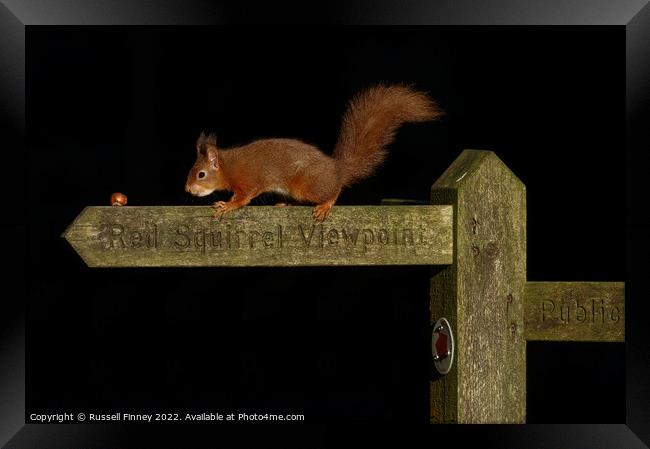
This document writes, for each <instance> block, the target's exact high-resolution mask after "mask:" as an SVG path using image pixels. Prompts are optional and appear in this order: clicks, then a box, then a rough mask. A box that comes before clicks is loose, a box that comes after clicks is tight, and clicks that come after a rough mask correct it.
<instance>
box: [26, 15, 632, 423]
mask: <svg viewBox="0 0 650 449" xmlns="http://www.w3.org/2000/svg"><path fill="white" fill-rule="evenodd" d="M624 39H625V37H624V30H623V29H622V28H619V29H615V28H612V27H609V28H608V27H589V28H579V27H562V28H557V27H537V28H526V27H511V28H508V29H505V28H496V27H495V28H489V27H484V28H472V27H462V28H444V27H441V28H405V27H397V28H388V29H385V28H381V29H380V28H338V29H332V28H318V27H311V28H307V27H247V28H246V27H244V28H242V27H238V28H228V27H224V28H199V29H196V28H193V29H185V30H182V29H177V28H175V29H164V28H157V29H148V30H144V29H139V28H111V29H97V28H68V29H62V28H60V27H57V28H56V29H54V28H43V27H39V28H35V29H34V28H31V29H29V30H28V33H27V49H28V55H29V57H28V60H27V69H28V74H29V76H28V79H27V124H28V128H27V140H28V148H29V163H28V164H27V166H26V167H24V183H25V185H26V187H27V188H26V190H27V191H28V192H29V197H30V202H32V203H33V207H31V208H30V209H29V210H30V223H31V227H30V230H29V234H28V235H27V236H25V243H26V245H28V246H29V248H30V252H29V255H30V257H29V275H28V276H29V284H28V286H29V305H28V321H27V414H29V413H30V412H31V411H36V410H38V411H42V410H44V409H54V410H60V409H61V407H63V406H65V407H69V408H78V409H84V410H88V411H90V410H96V411H100V410H101V411H108V410H111V409H114V410H115V411H127V410H133V411H137V410H142V411H144V412H149V413H150V412H153V411H165V409H170V410H177V409H179V408H186V409H191V410H196V411H199V412H200V411H206V410H205V409H211V410H224V411H231V410H232V411H236V410H243V411H249V412H264V411H268V412H274V413H280V412H283V411H286V412H295V413H305V415H306V416H307V419H308V420H312V421H314V420H353V419H354V420H356V419H362V420H367V419H373V420H376V419H391V420H403V421H411V422H423V423H424V422H427V421H428V379H429V375H430V372H429V370H430V365H429V360H430V359H429V338H430V334H429V332H430V331H429V328H428V311H427V304H428V277H429V275H430V274H431V270H432V269H431V268H425V267H420V268H414V267H400V268H395V267H382V268H359V267H348V268H292V269H273V270H272V269H173V270H171V269H169V270H160V269H138V270H133V269H122V270H107V269H92V270H91V269H88V268H86V267H85V266H84V264H83V262H82V261H81V260H80V259H79V257H78V256H77V255H76V254H75V253H74V251H73V250H72V249H71V248H70V247H69V246H68V245H67V244H66V243H65V242H64V241H63V240H62V239H60V238H59V235H60V234H61V232H63V230H65V227H66V226H67V225H68V224H69V223H70V222H71V221H72V220H73V219H74V217H75V216H76V215H77V214H78V213H79V212H80V211H81V209H82V208H83V207H84V206H86V205H96V204H108V199H109V197H110V194H111V193H112V192H114V191H123V192H124V193H126V194H127V195H128V196H129V204H132V205H137V204H209V202H210V201H213V200H214V199H213V198H210V199H206V198H204V199H194V198H191V197H189V196H188V194H186V193H185V192H183V183H184V179H185V175H186V172H187V170H188V169H189V167H190V166H191V164H192V162H193V158H194V150H193V146H194V141H195V139H196V136H197V135H198V133H199V132H200V131H201V130H203V129H205V130H209V131H215V132H217V134H218V136H219V137H218V138H219V142H220V144H221V145H225V146H228V145H234V144H239V143H244V142H246V141H249V140H252V139H255V138H260V137H271V136H278V137H297V138H301V139H303V140H305V141H307V142H310V143H314V144H316V145H318V146H320V147H321V148H323V149H325V151H326V152H329V150H330V149H331V148H332V146H333V144H334V142H335V140H336V136H337V133H338V127H339V120H340V115H341V113H342V111H343V108H344V105H345V102H346V101H347V99H348V98H349V97H350V96H351V95H352V94H353V93H354V92H356V91H358V90H360V89H361V88H363V87H365V86H369V85H372V84H374V83H376V82H378V81H383V82H408V83H414V84H415V85H416V86H417V87H419V88H421V89H424V90H427V91H429V92H430V93H431V95H432V96H433V97H435V98H436V99H438V100H439V102H440V103H441V105H442V107H443V108H444V109H445V110H446V111H447V113H448V116H447V117H446V118H445V119H444V120H443V121H441V122H440V123H435V124H424V125H407V126H405V127H404V128H403V129H402V130H401V131H400V133H399V135H398V138H397V141H396V142H395V143H394V144H393V145H392V150H393V151H392V152H391V153H390V157H389V159H388V161H387V162H386V164H385V165H384V167H383V168H382V169H381V170H380V171H379V172H378V173H377V175H376V176H375V177H373V178H371V179H369V180H366V181H364V182H363V183H361V184H359V185H357V186H355V187H353V188H351V189H349V190H347V191H345V192H344V194H343V195H342V196H341V198H340V201H339V202H340V203H341V204H377V203H378V202H379V201H380V200H381V198H388V197H400V198H414V199H421V200H424V201H426V200H427V199H428V195H429V189H430V186H431V184H432V183H433V182H434V181H435V179H436V178H437V177H438V176H439V175H440V174H441V173H442V171H443V170H444V169H445V168H446V167H447V166H448V165H449V164H450V163H451V162H452V161H453V159H454V158H455V157H456V156H457V155H458V154H459V152H460V151H461V150H462V149H463V148H477V149H490V150H494V151H496V152H497V154H498V155H499V157H501V158H502V160H503V161H504V162H505V163H506V164H507V165H508V166H509V167H510V168H511V169H512V170H513V171H514V173H515V174H517V175H518V176H519V177H520V179H521V180H522V181H523V182H524V183H525V184H526V186H527V193H528V254H529V257H528V278H529V280H558V281H559V280H602V281H614V280H624V277H625V275H624V262H623V260H624V249H623V248H624V247H623V229H624V227H623V226H624V224H623V221H622V220H621V218H620V217H621V212H622V210H623V207H624V206H623V185H624V183H623V177H624V168H623V167H624V156H623V148H622V147H621V138H622V136H623V133H624V132H625V128H624V126H625V125H624V120H623V118H622V117H623V110H624V107H625V102H624V95H625V91H624V76H625V60H624V54H623V52H622V51H621V49H622V48H623V46H624V43H625V41H624ZM216 197H218V196H215V197H214V198H216ZM256 202H257V203H258V204H271V203H272V202H273V198H272V197H270V196H264V197H262V198H259V199H258V200H257V201H256ZM528 348H529V349H528V416H527V422H529V423H534V422H623V421H624V410H625V409H624V407H625V402H624V368H623V366H624V365H623V364H624V347H623V345H620V344H569V343H562V344H559V343H557V344H541V343H529V345H528ZM558 398H561V406H560V407H559V406H558V400H559V399H558Z"/></svg>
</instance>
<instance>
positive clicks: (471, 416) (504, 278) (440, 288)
mask: <svg viewBox="0 0 650 449" xmlns="http://www.w3.org/2000/svg"><path fill="white" fill-rule="evenodd" d="M431 199H432V204H438V205H441V204H448V205H453V206H454V210H455V213H454V251H453V254H454V260H453V264H452V265H451V266H449V267H445V268H443V269H440V270H439V271H438V272H437V273H436V274H435V275H434V277H433V278H432V280H431V302H430V310H431V323H434V322H435V321H436V320H437V319H438V318H440V317H445V318H447V319H448V320H449V322H450V323H451V326H452V330H453V332H454V334H455V335H454V337H455V343H456V348H455V354H454V364H453V366H452V368H451V371H450V372H449V373H448V374H447V375H445V376H442V377H440V376H439V375H438V374H437V372H436V371H435V369H434V368H433V366H432V371H433V372H434V373H436V374H435V375H434V379H433V380H432V382H431V421H432V422H435V423H438V422H444V423H523V422H524V421H525V414H526V340H525V339H524V337H523V293H524V286H525V283H526V192H525V187H524V185H523V184H522V183H521V181H519V179H517V177H516V176H515V175H514V174H513V173H512V172H511V171H510V170H509V169H508V168H507V167H506V166H505V165H504V164H503V162H501V160H499V158H498V157H497V156H496V155H495V154H494V153H492V152H489V151H476V150H465V151H463V153H462V154H461V155H460V156H459V157H458V158H457V159H456V160H455V161H454V163H453V164H452V165H451V166H450V167H449V168H448V169H447V170H446V171H445V172H444V173H443V175H442V176H441V177H440V178H439V179H438V180H437V181H436V183H435V184H434V185H433V187H432V191H431Z"/></svg>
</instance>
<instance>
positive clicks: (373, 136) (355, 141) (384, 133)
mask: <svg viewBox="0 0 650 449" xmlns="http://www.w3.org/2000/svg"><path fill="white" fill-rule="evenodd" d="M442 115H444V112H442V111H441V110H440V109H439V108H438V105H437V104H436V103H435V102H434V101H432V100H431V99H430V98H429V97H428V96H427V95H426V94H425V93H424V92H420V91H417V90H415V89H412V88H410V87H407V86H403V85H390V86H384V85H379V86H374V87H371V88H369V89H367V90H364V91H362V92H360V93H359V94H357V95H356V96H355V97H354V98H353V99H352V100H351V101H350V104H349V105H348V108H347V110H346V112H345V114H344V115H343V123H342V125H341V134H340V136H339V139H338V142H337V143H336V147H335V148H334V152H333V157H334V159H335V160H336V161H337V165H338V170H339V176H340V180H341V184H342V185H343V186H349V185H350V184H353V183H355V182H356V181H359V180H361V179H363V178H365V177H367V176H369V175H370V174H372V172H373V171H374V170H375V169H376V168H377V167H378V166H379V165H380V164H381V163H382V162H383V161H384V159H385V158H386V154H387V152H388V149H387V148H386V146H388V145H390V143H391V142H392V141H393V139H394V138H395V133H396V132H397V129H398V128H399V127H400V126H401V125H402V124H403V123H407V122H425V121H430V120H436V119H438V118H440V117H441V116H442Z"/></svg>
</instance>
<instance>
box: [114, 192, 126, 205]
mask: <svg viewBox="0 0 650 449" xmlns="http://www.w3.org/2000/svg"><path fill="white" fill-rule="evenodd" d="M125 205H126V195H125V194H123V193H120V192H115V193H114V194H112V195H111V206H125Z"/></svg>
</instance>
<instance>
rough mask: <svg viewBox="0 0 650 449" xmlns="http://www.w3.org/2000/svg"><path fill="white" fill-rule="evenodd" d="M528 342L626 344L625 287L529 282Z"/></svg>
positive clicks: (526, 309) (526, 300) (619, 284)
mask: <svg viewBox="0 0 650 449" xmlns="http://www.w3.org/2000/svg"><path fill="white" fill-rule="evenodd" d="M524 313H525V322H524V323H525V324H524V325H525V328H524V337H525V338H526V340H544V341H605V342H608V341H609V342H616V341H618V342H623V341H625V283H623V282H528V283H527V284H526V289H525V294H524Z"/></svg>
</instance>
